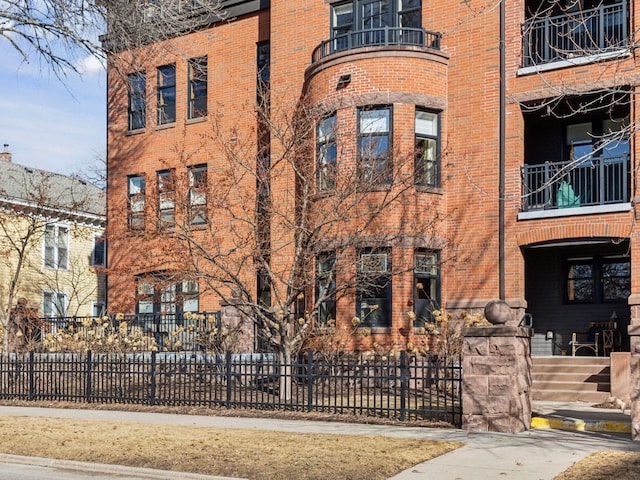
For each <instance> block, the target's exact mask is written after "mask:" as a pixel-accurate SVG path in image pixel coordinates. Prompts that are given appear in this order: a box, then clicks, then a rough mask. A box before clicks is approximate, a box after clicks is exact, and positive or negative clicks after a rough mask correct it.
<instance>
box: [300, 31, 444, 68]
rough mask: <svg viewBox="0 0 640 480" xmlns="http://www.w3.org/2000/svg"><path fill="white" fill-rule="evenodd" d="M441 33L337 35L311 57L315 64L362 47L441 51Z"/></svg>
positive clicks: (374, 32)
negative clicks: (424, 48)
mask: <svg viewBox="0 0 640 480" xmlns="http://www.w3.org/2000/svg"><path fill="white" fill-rule="evenodd" d="M441 37H442V34H441V33H437V32H430V31H429V30H425V29H423V28H402V27H384V28H371V29H368V30H360V31H356V32H348V33H345V34H343V35H337V36H335V37H332V38H330V39H329V40H325V41H323V42H322V43H321V44H320V45H318V46H317V47H316V48H315V50H314V51H313V54H312V56H311V62H312V63H315V62H317V61H319V60H322V59H323V58H325V57H326V56H328V55H331V54H333V53H337V52H342V51H346V50H352V49H354V48H361V47H381V46H416V47H426V48H433V49H435V50H440V39H441Z"/></svg>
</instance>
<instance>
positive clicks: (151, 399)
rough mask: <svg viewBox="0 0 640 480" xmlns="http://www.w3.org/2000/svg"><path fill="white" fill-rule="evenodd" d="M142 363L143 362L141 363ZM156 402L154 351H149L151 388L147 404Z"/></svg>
mask: <svg viewBox="0 0 640 480" xmlns="http://www.w3.org/2000/svg"><path fill="white" fill-rule="evenodd" d="M143 365H144V364H143ZM155 403H156V352H155V351H152V352H151V388H150V391H149V404H150V405H154V404H155Z"/></svg>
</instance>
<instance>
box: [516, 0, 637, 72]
mask: <svg viewBox="0 0 640 480" xmlns="http://www.w3.org/2000/svg"><path fill="white" fill-rule="evenodd" d="M522 41H523V56H522V66H523V67H530V66H534V65H542V64H545V63H550V62H556V61H560V60H566V59H570V58H574V57H582V56H585V55H594V54H598V53H605V52H608V51H611V50H616V49H620V48H623V47H625V46H627V45H628V44H629V6H628V2H627V1H626V0H625V1H623V2H619V3H614V4H611V5H605V4H601V5H599V6H598V7H596V8H591V9H584V10H578V11H575V12H566V13H564V14H562V15H556V16H541V17H533V18H531V19H529V20H527V21H526V22H525V23H524V24H523V26H522Z"/></svg>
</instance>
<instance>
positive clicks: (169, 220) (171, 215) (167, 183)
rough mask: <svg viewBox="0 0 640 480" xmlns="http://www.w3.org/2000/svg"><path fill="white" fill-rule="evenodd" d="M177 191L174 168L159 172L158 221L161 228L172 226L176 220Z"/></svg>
mask: <svg viewBox="0 0 640 480" xmlns="http://www.w3.org/2000/svg"><path fill="white" fill-rule="evenodd" d="M175 195H176V191H175V174H174V171H173V170H162V171H160V172H158V221H159V226H160V228H161V229H162V228H171V227H173V226H174V225H175V222H176V198H175Z"/></svg>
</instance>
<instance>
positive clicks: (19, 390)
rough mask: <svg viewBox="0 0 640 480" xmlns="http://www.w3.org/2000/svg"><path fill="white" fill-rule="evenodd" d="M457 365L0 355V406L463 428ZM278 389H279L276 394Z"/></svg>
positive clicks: (405, 357)
mask: <svg viewBox="0 0 640 480" xmlns="http://www.w3.org/2000/svg"><path fill="white" fill-rule="evenodd" d="M461 387H462V366H461V360H460V358H450V359H446V358H442V357H424V358H421V357H419V358H411V355H410V354H408V353H407V352H404V351H403V352H400V354H399V355H398V356H397V357H393V358H391V357H384V358H383V357H379V358H370V359H367V360H364V359H363V358H361V357H358V356H357V355H353V356H351V357H342V358H328V357H326V356H325V355H320V354H313V353H312V352H307V353H306V354H304V355H302V356H300V358H299V359H297V360H295V361H293V362H290V363H280V362H278V361H277V359H276V355H274V354H250V353H249V354H231V353H226V354H218V355H215V354H207V353H189V354H184V353H156V352H150V353H136V354H114V353H101V354H97V353H92V352H90V351H89V352H87V353H83V354H77V353H54V354H51V353H48V354H44V353H33V352H31V353H23V354H2V355H0V399H5V400H26V401H42V400H47V401H72V402H87V403H94V404H95V403H122V404H131V403H135V404H146V405H202V406H209V407H214V406H217V407H226V408H252V409H259V410H287V411H291V410H293V411H301V412H323V413H331V414H345V415H350V416H361V417H383V418H392V419H396V420H401V421H405V420H406V421H412V420H413V421H416V420H419V421H420V420H422V421H424V420H427V421H441V422H447V423H449V424H452V425H454V426H457V427H460V426H461V423H462V421H461V420H462V393H461V391H462V388H461ZM283 389H285V390H284V391H283Z"/></svg>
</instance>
